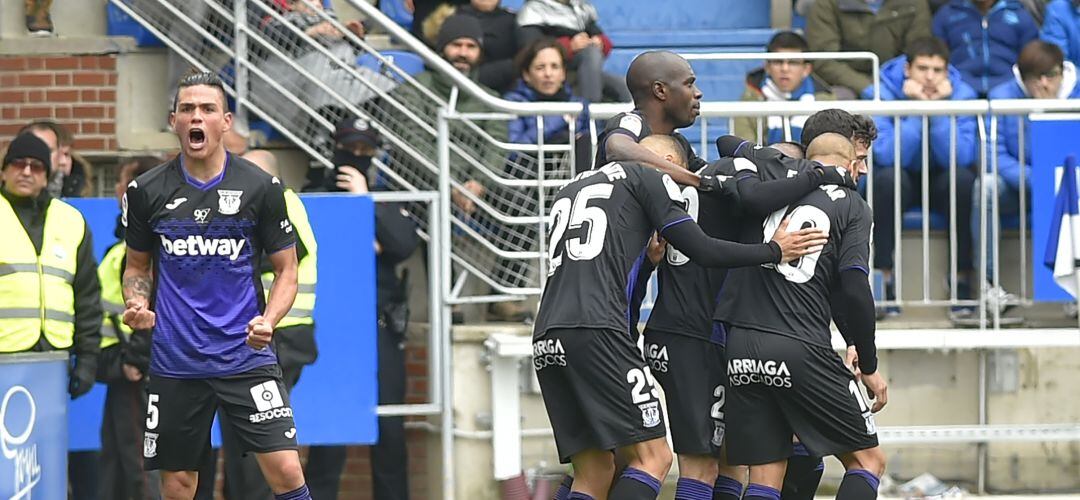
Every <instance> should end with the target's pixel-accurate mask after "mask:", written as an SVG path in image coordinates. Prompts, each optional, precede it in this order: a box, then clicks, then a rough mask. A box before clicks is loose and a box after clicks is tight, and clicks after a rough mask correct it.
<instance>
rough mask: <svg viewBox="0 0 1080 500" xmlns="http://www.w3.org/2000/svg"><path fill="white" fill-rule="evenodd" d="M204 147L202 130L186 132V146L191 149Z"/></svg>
mask: <svg viewBox="0 0 1080 500" xmlns="http://www.w3.org/2000/svg"><path fill="white" fill-rule="evenodd" d="M205 145H206V132H203V131H202V129H197V128H193V129H191V130H188V146H190V147H191V148H192V149H202V147H203V146H205Z"/></svg>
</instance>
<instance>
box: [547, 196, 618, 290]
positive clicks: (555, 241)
mask: <svg viewBox="0 0 1080 500" xmlns="http://www.w3.org/2000/svg"><path fill="white" fill-rule="evenodd" d="M613 189H614V186H613V185H611V184H592V185H589V186H585V187H584V188H582V189H581V191H578V194H577V196H576V197H574V199H573V200H572V201H571V200H570V198H562V199H560V200H559V201H556V202H555V204H554V205H552V207H551V217H552V226H553V229H552V230H551V239H550V240H548V275H549V276H550V275H551V274H553V273H554V272H555V270H556V269H558V268H559V266H561V265H562V261H563V253H564V252H563V250H564V247H565V253H566V254H567V255H569V256H570V259H571V260H591V259H594V258H596V256H597V255H600V252H601V251H602V250H603V249H604V236H606V235H607V227H608V218H607V213H606V212H604V209H603V208H600V207H590V206H589V200H594V199H600V200H606V199H608V198H611V191H612V190H613ZM586 223H588V225H589V228H588V232H587V233H586V234H585V235H584V236H578V237H576V238H572V239H569V240H566V242H565V244H564V243H563V235H565V234H566V230H567V229H578V228H580V227H582V226H584V225H585V224H586Z"/></svg>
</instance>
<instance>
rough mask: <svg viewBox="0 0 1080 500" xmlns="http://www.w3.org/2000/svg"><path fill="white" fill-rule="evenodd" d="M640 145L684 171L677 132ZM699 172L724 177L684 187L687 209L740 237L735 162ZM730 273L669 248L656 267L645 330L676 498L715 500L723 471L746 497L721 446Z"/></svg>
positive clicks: (706, 226)
mask: <svg viewBox="0 0 1080 500" xmlns="http://www.w3.org/2000/svg"><path fill="white" fill-rule="evenodd" d="M641 146H643V147H645V148H648V149H649V150H650V151H652V152H654V153H656V154H657V155H658V156H660V157H663V158H664V159H666V160H668V161H671V162H672V163H675V164H677V165H679V166H681V167H683V168H686V164H687V160H688V159H687V157H686V154H685V152H684V150H683V148H682V146H681V144H680V143H679V141H678V140H676V139H675V138H673V137H672V136H669V135H659V134H654V135H651V136H648V137H646V138H644V139H642V140H641ZM800 153H801V151H800ZM700 173H701V174H703V175H710V176H714V177H715V178H717V179H720V180H726V182H721V186H722V188H721V189H719V190H716V191H712V192H701V193H699V192H698V191H697V190H696V189H694V188H693V187H687V188H684V189H683V190H682V195H683V198H684V200H685V202H684V205H685V206H684V208H685V209H686V212H687V213H688V214H690V216H691V217H693V218H694V220H695V221H697V222H698V224H699V225H700V226H701V229H702V231H704V232H705V234H707V235H709V236H711V237H713V238H719V239H726V240H735V239H738V236H739V235H738V229H739V224H738V221H739V213H738V210H739V207H738V193H737V192H736V188H735V182H734V181H733V180H731V176H732V175H734V173H735V170H734V167H733V160H732V159H730V158H728V159H723V160H720V161H717V162H714V163H712V164H711V165H708V166H706V167H704V168H703V169H701V170H700ZM726 275H727V269H726V268H707V267H705V266H702V265H700V264H698V263H696V262H694V261H692V260H691V259H690V258H689V257H687V255H686V254H684V253H683V252H680V251H679V250H677V249H676V248H674V247H670V248H668V249H667V252H666V253H665V255H664V256H663V257H662V259H661V260H660V262H659V265H658V266H657V276H658V282H659V295H658V296H657V298H656V304H655V305H654V306H653V309H652V314H651V315H650V316H649V322H648V324H647V325H646V327H645V332H644V336H645V359H646V362H647V364H648V366H649V369H650V371H651V373H652V374H653V376H654V377H655V378H656V380H657V382H659V383H660V386H661V387H663V388H664V394H665V403H666V405H667V415H668V418H669V419H670V426H669V427H670V428H671V441H672V445H673V446H672V447H673V449H674V451H675V454H676V456H677V459H678V461H679V481H678V485H677V486H676V490H675V498H678V499H691V500H697V499H702V500H709V499H712V498H714V492H713V489H714V483H716V481H717V477H718V475H723V477H727V478H733V479H732V480H734V481H735V482H736V484H738V485H739V486H738V493H739V495H741V493H742V484H741V483H740V482H739V481H738V480H737V479H734V478H739V477H745V475H746V470H745V467H744V468H742V470H739V468H737V467H731V466H728V465H727V463H726V461H725V460H724V459H723V452H722V449H721V445H722V444H723V441H724V434H725V433H724V399H725V397H724V390H725V386H726V385H727V384H726V383H725V378H726V377H727V374H726V370H725V369H724V368H725V365H724V359H725V357H724V342H723V339H722V338H718V337H717V334H718V333H721V332H717V331H714V329H713V323H712V314H713V309H714V308H715V307H716V296H717V293H718V292H719V291H720V289H721V287H722V286H723V284H724V278H725V277H726ZM639 281H643V280H639ZM736 498H738V496H736Z"/></svg>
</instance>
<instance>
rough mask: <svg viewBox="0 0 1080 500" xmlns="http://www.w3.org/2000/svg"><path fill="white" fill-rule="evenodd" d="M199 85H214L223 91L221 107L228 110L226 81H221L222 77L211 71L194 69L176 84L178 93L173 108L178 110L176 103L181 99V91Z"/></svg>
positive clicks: (174, 98) (174, 97) (174, 96)
mask: <svg viewBox="0 0 1080 500" xmlns="http://www.w3.org/2000/svg"><path fill="white" fill-rule="evenodd" d="M197 85H206V86H208V87H214V88H216V89H218V91H220V92H221V109H222V110H223V111H224V110H226V105H227V104H228V103H227V102H226V99H225V82H222V81H221V78H220V77H218V76H217V75H215V74H213V73H211V72H209V71H192V72H191V73H190V74H188V75H187V76H185V77H183V78H181V79H180V82H178V83H177V84H176V94H175V95H173V103H172V109H173V111H176V105H177V104H179V101H180V91H181V90H182V89H185V88H187V87H195V86H197Z"/></svg>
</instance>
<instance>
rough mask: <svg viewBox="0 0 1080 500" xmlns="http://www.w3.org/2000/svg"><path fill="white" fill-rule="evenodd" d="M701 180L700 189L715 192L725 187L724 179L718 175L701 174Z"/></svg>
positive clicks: (698, 187)
mask: <svg viewBox="0 0 1080 500" xmlns="http://www.w3.org/2000/svg"><path fill="white" fill-rule="evenodd" d="M700 177H701V181H700V183H699V184H698V186H697V189H698V191H702V192H705V193H713V192H717V191H720V190H721V189H723V188H724V179H723V178H721V177H720V176H717V175H709V174H701V176H700Z"/></svg>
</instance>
